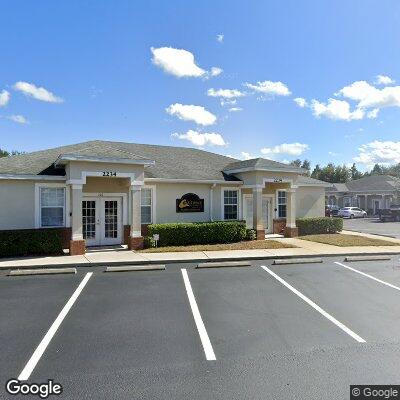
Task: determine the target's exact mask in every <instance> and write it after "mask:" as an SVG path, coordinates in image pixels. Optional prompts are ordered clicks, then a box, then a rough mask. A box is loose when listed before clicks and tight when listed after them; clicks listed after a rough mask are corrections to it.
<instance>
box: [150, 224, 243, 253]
mask: <svg viewBox="0 0 400 400" xmlns="http://www.w3.org/2000/svg"><path fill="white" fill-rule="evenodd" d="M156 233H157V234H159V235H160V240H159V241H158V246H160V247H161V246H186V245H191V244H213V243H233V242H240V241H242V240H244V239H245V238H246V223H245V222H244V221H217V222H193V223H172V224H152V225H148V234H149V236H151V237H152V236H153V235H154V234H156Z"/></svg>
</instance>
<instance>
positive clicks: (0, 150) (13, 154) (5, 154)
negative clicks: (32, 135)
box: [0, 149, 25, 157]
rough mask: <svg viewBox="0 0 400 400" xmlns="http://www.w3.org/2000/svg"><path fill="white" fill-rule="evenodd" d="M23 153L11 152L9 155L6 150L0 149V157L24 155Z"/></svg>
mask: <svg viewBox="0 0 400 400" xmlns="http://www.w3.org/2000/svg"><path fill="white" fill-rule="evenodd" d="M24 153H25V152H24V151H17V150H12V151H11V153H10V152H9V151H7V150H2V149H0V157H8V156H18V155H19V154H24Z"/></svg>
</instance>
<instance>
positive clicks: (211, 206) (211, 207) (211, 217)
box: [210, 183, 217, 222]
mask: <svg viewBox="0 0 400 400" xmlns="http://www.w3.org/2000/svg"><path fill="white" fill-rule="evenodd" d="M216 186H217V184H216V183H213V184H212V185H211V186H210V221H211V222H213V221H214V218H213V197H214V196H213V194H214V188H215V187H216Z"/></svg>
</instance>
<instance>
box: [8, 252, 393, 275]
mask: <svg viewBox="0 0 400 400" xmlns="http://www.w3.org/2000/svg"><path fill="white" fill-rule="evenodd" d="M398 254H400V252H399V251H391V252H377V253H371V255H376V256H378V255H385V256H393V255H398ZM366 255H367V254H366V253H360V252H354V253H351V252H349V253H325V254H318V253H316V254H311V255H310V254H306V255H297V254H296V255H285V256H276V255H266V256H262V257H260V256H259V255H258V256H246V257H232V258H227V257H222V258H210V259H209V262H229V261H248V260H252V261H257V260H285V259H292V258H298V259H300V258H310V257H322V258H326V257H346V256H366ZM204 262H207V259H204V258H193V259H184V258H182V259H164V260H148V261H143V260H141V261H104V262H93V263H89V262H87V263H66V264H60V263H57V264H48V265H23V266H21V265H19V266H15V265H8V266H7V265H4V266H0V271H1V270H3V271H7V270H15V269H19V270H25V269H46V268H68V267H70V268H71V267H76V268H92V267H109V266H110V267H111V266H129V265H157V264H161V263H162V264H165V265H168V264H178V263H187V264H193V263H204Z"/></svg>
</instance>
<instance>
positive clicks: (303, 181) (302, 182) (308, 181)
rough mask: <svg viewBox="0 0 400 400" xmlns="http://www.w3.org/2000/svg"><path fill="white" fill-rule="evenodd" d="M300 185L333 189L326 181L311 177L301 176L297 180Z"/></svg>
mask: <svg viewBox="0 0 400 400" xmlns="http://www.w3.org/2000/svg"><path fill="white" fill-rule="evenodd" d="M297 184H298V185H300V186H301V185H318V186H322V187H331V186H332V184H331V183H328V182H324V181H320V180H318V179H314V178H310V177H309V176H305V175H299V177H298V178H297Z"/></svg>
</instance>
